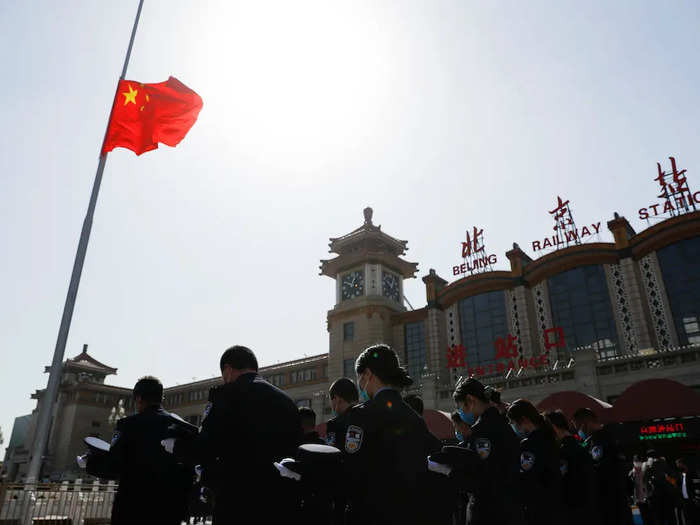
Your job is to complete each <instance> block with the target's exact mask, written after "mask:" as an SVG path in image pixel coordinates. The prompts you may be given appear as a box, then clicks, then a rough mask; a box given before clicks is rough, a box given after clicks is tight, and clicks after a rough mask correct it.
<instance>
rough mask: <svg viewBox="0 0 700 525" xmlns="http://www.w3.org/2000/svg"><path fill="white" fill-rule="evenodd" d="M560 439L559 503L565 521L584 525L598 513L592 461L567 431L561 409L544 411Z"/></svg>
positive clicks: (591, 521) (592, 521)
mask: <svg viewBox="0 0 700 525" xmlns="http://www.w3.org/2000/svg"><path fill="white" fill-rule="evenodd" d="M545 418H547V421H549V423H550V424H551V425H552V428H553V429H554V433H555V434H556V436H557V441H558V442H559V468H560V471H561V475H562V502H563V511H564V516H565V521H566V523H568V524H570V525H587V524H590V523H594V522H595V519H596V516H597V505H598V504H597V501H596V492H597V488H596V479H595V473H594V471H593V460H592V459H591V456H590V455H589V454H588V453H586V451H585V450H584V448H583V447H582V446H581V445H580V444H579V442H578V441H577V440H576V438H575V437H574V436H572V435H571V432H570V430H569V422H568V421H567V419H566V416H565V415H564V414H563V413H562V412H561V411H558V410H557V411H553V412H547V413H546V414H545Z"/></svg>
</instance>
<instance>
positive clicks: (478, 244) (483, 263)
mask: <svg viewBox="0 0 700 525" xmlns="http://www.w3.org/2000/svg"><path fill="white" fill-rule="evenodd" d="M461 254H462V259H464V262H463V263H462V264H458V265H456V266H453V267H452V274H453V275H460V274H466V273H469V274H472V273H475V272H485V271H487V270H491V266H492V265H494V264H496V262H498V258H497V257H496V254H488V253H486V246H485V245H484V229H483V228H477V227H476V226H474V227H472V229H471V230H467V233H466V239H465V240H464V241H462V243H461Z"/></svg>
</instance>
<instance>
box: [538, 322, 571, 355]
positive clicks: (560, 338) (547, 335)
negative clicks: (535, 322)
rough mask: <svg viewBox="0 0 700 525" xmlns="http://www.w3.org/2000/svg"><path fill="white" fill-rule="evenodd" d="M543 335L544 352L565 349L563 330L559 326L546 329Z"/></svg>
mask: <svg viewBox="0 0 700 525" xmlns="http://www.w3.org/2000/svg"><path fill="white" fill-rule="evenodd" d="M543 335H544V350H545V352H549V351H550V350H551V349H552V348H566V339H565V338H564V329H563V328H562V327H561V326H555V327H554V328H547V329H546V330H545V331H544V334H543Z"/></svg>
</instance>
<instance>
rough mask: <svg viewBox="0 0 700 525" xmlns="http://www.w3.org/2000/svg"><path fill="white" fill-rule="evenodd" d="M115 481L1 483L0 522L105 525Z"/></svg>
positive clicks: (107, 522) (109, 512)
mask: <svg viewBox="0 0 700 525" xmlns="http://www.w3.org/2000/svg"><path fill="white" fill-rule="evenodd" d="M116 491H117V485H116V483H114V482H108V483H100V482H99V481H95V482H92V483H82V482H81V480H76V481H75V482H73V483H71V482H68V481H64V482H63V483H60V484H53V483H37V484H24V483H20V484H0V525H34V524H37V525H39V524H45V525H49V524H51V525H53V524H61V525H64V524H65V525H106V524H109V522H110V516H111V513H112V503H113V502H114V495H115V493H116Z"/></svg>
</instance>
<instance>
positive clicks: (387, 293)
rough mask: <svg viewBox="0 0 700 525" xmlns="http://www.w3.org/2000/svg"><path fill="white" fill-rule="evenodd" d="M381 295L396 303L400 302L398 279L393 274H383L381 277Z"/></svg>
mask: <svg viewBox="0 0 700 525" xmlns="http://www.w3.org/2000/svg"><path fill="white" fill-rule="evenodd" d="M382 295H383V296H384V297H388V298H389V299H392V300H393V301H396V302H397V303H400V302H401V289H400V288H399V278H398V277H397V276H396V275H394V274H393V273H387V272H384V274H383V275H382Z"/></svg>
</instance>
